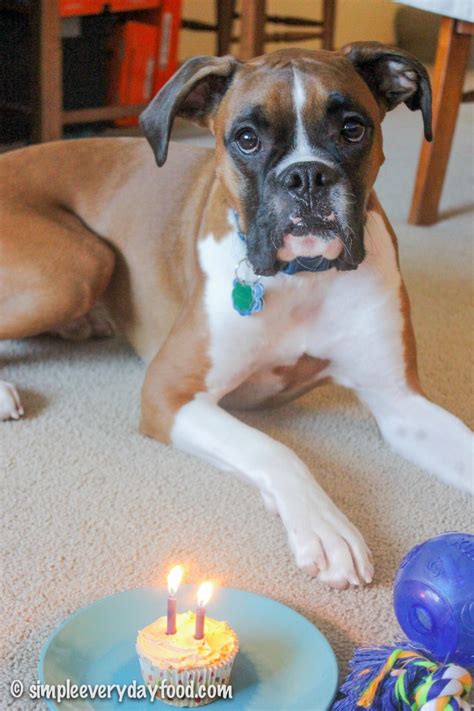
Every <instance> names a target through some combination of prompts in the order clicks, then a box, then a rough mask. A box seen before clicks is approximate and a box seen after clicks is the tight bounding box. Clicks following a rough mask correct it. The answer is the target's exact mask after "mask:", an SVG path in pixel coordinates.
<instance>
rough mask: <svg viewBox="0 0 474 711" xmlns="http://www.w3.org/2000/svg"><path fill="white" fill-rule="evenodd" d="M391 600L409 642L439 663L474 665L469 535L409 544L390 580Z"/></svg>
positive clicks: (473, 560) (472, 541)
mask: <svg viewBox="0 0 474 711" xmlns="http://www.w3.org/2000/svg"><path fill="white" fill-rule="evenodd" d="M393 604H394V608H395V614H396V616H397V620H398V622H399V624H400V627H401V628H402V629H403V631H404V632H405V634H406V636H407V637H408V639H409V640H410V641H411V642H415V643H417V644H420V645H422V646H423V647H425V649H427V650H428V652H430V653H431V654H432V656H433V657H434V659H435V660H436V661H438V662H454V663H456V664H460V665H461V666H464V667H472V666H474V536H472V535H470V534H468V533H443V534H442V535H441V536H436V537H435V538H430V539H429V540H428V541H425V542H424V543H421V544H420V545H418V546H415V547H414V548H412V549H411V550H410V551H409V552H408V553H407V555H406V556H405V558H404V559H403V560H402V562H401V564H400V568H399V570H398V573H397V576H396V578H395V586H394V592H393Z"/></svg>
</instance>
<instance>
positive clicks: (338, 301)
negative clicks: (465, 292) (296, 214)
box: [199, 213, 402, 404]
mask: <svg viewBox="0 0 474 711" xmlns="http://www.w3.org/2000/svg"><path fill="white" fill-rule="evenodd" d="M368 225H370V227H371V228H372V229H370V230H368V231H367V241H368V242H369V243H370V244H368V245H367V248H368V250H370V251H369V256H368V257H367V259H366V261H365V262H364V263H363V264H362V265H361V266H360V267H359V269H358V270H357V271H354V272H337V271H336V270H335V269H331V270H329V271H326V272H319V273H316V274H311V273H308V274H301V273H300V274H298V275H293V276H288V275H285V274H278V275H277V276H274V277H267V278H263V279H262V283H263V285H264V287H265V303H264V307H263V310H262V311H261V312H260V313H258V314H253V315H251V316H241V315H240V314H239V313H237V312H236V311H235V310H234V308H233V305H232V299H231V291H232V282H233V277H234V270H235V266H236V264H237V263H238V262H239V261H240V260H241V259H242V258H243V257H244V256H245V246H244V245H243V244H242V243H241V242H240V240H238V238H237V239H236V237H235V235H233V234H232V233H229V235H228V236H227V237H225V238H224V239H221V240H220V241H215V240H214V238H213V237H212V235H210V236H209V237H207V238H206V239H205V240H203V241H202V242H201V243H200V247H199V256H200V261H201V266H202V268H203V270H204V272H205V274H206V290H205V308H206V312H207V313H206V316H207V321H208V326H209V336H210V342H209V355H210V358H211V363H212V366H211V369H210V371H209V373H208V377H207V386H208V389H209V392H211V393H213V394H214V395H215V396H216V397H218V398H221V397H223V396H224V395H226V394H227V393H230V392H232V391H235V390H236V389H237V388H239V391H241V394H242V395H243V396H244V397H243V399H244V400H245V401H247V400H249V399H255V400H256V402H258V401H260V400H264V399H265V398H267V397H269V396H272V395H273V394H276V393H277V392H278V391H279V390H280V389H281V388H282V387H283V386H284V383H283V380H282V376H281V373H282V369H283V370H284V369H287V368H289V367H290V366H293V365H297V364H298V363H299V362H300V361H301V359H302V358H314V359H318V361H319V362H322V363H323V364H324V363H325V362H327V367H322V368H316V371H317V378H324V377H326V376H328V375H331V376H333V377H335V376H336V379H337V371H338V362H340V361H341V360H343V361H344V366H345V365H346V361H347V358H348V357H349V355H350V352H351V351H352V352H353V353H354V355H355V356H356V357H357V353H358V350H359V349H360V348H361V347H362V341H364V342H365V336H366V334H367V333H369V334H370V333H371V332H372V331H374V330H377V332H378V333H381V336H380V337H381V338H382V339H383V332H384V328H383V327H382V328H380V322H381V321H382V320H383V319H388V320H390V321H392V322H393V320H394V319H395V320H397V319H399V320H400V313H399V302H398V292H399V285H400V276H399V273H398V269H397V264H396V258H395V252H394V249H393V245H392V243H391V240H390V236H389V235H388V233H387V232H386V230H385V228H384V226H383V220H382V219H381V217H380V216H379V215H378V214H377V213H369V217H368ZM374 242H376V244H374ZM376 323H377V329H375V324H376ZM391 325H392V324H391ZM401 327H402V325H401V320H400V328H401ZM397 330H398V328H397ZM394 347H395V346H394ZM360 358H361V359H364V358H365V359H366V358H367V354H364V353H360ZM317 378H315V382H316V381H317ZM246 404H250V403H247V402H246Z"/></svg>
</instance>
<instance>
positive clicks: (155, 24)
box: [109, 0, 181, 126]
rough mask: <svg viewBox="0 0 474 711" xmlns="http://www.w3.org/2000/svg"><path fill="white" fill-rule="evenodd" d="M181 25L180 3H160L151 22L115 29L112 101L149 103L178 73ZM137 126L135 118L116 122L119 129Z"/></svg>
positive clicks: (170, 0)
mask: <svg viewBox="0 0 474 711" xmlns="http://www.w3.org/2000/svg"><path fill="white" fill-rule="evenodd" d="M127 1H129V0H116V2H123V3H125V2H127ZM137 2H138V0H137ZM180 26H181V0H161V2H160V8H159V10H157V11H156V13H155V12H153V14H152V13H150V19H149V20H148V21H145V20H144V21H141V22H134V21H130V22H126V23H125V24H123V25H119V26H118V27H117V28H116V29H115V31H114V33H113V36H112V57H111V60H110V64H109V101H111V102H112V103H114V104H119V105H121V106H127V105H130V104H140V103H147V102H148V101H150V99H151V98H152V96H153V95H154V94H155V93H156V92H157V91H158V89H160V88H161V87H162V86H163V84H165V83H166V81H167V80H168V79H169V78H170V76H171V75H172V74H173V73H174V72H175V71H176V67H177V60H178V38H179V29H180ZM137 123H138V119H137V118H136V117H127V118H121V119H116V121H115V125H116V126H135V125H137Z"/></svg>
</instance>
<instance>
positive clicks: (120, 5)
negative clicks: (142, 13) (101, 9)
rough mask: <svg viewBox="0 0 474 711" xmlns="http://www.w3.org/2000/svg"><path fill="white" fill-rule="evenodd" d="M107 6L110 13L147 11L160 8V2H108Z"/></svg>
mask: <svg viewBox="0 0 474 711" xmlns="http://www.w3.org/2000/svg"><path fill="white" fill-rule="evenodd" d="M104 4H107V6H108V8H109V10H110V11H111V12H125V11H130V10H149V9H152V8H154V7H160V5H161V0H108V2H107V3H104Z"/></svg>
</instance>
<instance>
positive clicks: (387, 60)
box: [341, 42, 433, 141]
mask: <svg viewBox="0 0 474 711" xmlns="http://www.w3.org/2000/svg"><path fill="white" fill-rule="evenodd" d="M341 52H342V54H344V55H345V56H346V57H347V58H348V59H350V61H351V62H352V64H353V65H354V67H355V68H356V70H357V71H358V72H359V74H360V75H361V77H362V78H363V80H364V81H365V83H366V84H367V85H368V86H369V89H370V90H371V92H372V93H373V94H374V96H375V98H376V99H377V101H378V102H379V104H380V105H381V106H382V108H383V109H384V111H391V110H392V109H394V108H395V106H397V105H398V104H400V103H401V102H402V101H403V102H405V104H406V105H407V106H408V108H409V109H410V110H411V111H416V110H417V109H420V110H421V113H422V115H423V126H424V133H425V138H426V140H427V141H431V140H432V138H433V133H432V129H431V85H430V80H429V77H428V73H427V71H426V69H425V68H424V66H423V65H422V63H421V62H420V61H419V60H418V59H417V58H416V57H414V56H413V55H412V54H410V53H409V52H405V51H404V50H402V49H398V48H397V47H390V46H388V45H385V44H380V43H379V42H353V43H352V44H347V45H345V47H343V48H342V49H341Z"/></svg>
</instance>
